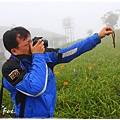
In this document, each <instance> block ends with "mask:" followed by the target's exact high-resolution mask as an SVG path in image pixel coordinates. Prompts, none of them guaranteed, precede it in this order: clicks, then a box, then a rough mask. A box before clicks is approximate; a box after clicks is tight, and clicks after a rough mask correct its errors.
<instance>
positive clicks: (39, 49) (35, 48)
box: [30, 39, 45, 54]
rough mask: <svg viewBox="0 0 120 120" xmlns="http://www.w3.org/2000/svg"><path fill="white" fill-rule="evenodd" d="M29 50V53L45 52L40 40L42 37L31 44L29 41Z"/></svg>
mask: <svg viewBox="0 0 120 120" xmlns="http://www.w3.org/2000/svg"><path fill="white" fill-rule="evenodd" d="M30 50H31V53H32V54H34V53H44V52H45V48H44V42H43V41H42V39H39V40H38V42H37V43H36V44H35V45H34V46H33V45H32V43H30Z"/></svg>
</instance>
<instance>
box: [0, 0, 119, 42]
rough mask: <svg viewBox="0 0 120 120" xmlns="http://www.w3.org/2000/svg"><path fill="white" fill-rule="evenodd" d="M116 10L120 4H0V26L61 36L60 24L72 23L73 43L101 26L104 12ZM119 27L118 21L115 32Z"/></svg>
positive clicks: (61, 27)
mask: <svg viewBox="0 0 120 120" xmlns="http://www.w3.org/2000/svg"><path fill="white" fill-rule="evenodd" d="M117 9H120V1H114V0H113V1H105V0H104V1H97V0H96V1H78V2H38V1H36V2H33V1H31V2H0V26H12V25H14V26H23V27H26V28H28V27H33V28H43V29H45V30H49V31H52V32H56V33H59V34H62V35H65V29H64V28H63V26H62V20H63V19H64V18H66V17H70V18H71V19H73V20H74V39H75V40H77V39H79V38H83V37H86V36H87V30H88V29H93V32H99V30H100V29H101V28H102V27H104V26H105V25H104V24H103V23H102V21H101V17H103V15H104V14H106V13H107V12H108V11H115V10H117ZM119 27H120V20H119V22H118V28H119Z"/></svg>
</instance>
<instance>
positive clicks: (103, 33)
mask: <svg viewBox="0 0 120 120" xmlns="http://www.w3.org/2000/svg"><path fill="white" fill-rule="evenodd" d="M112 33H113V29H112V28H111V27H104V28H103V29H102V30H101V31H100V32H99V33H98V37H99V38H100V39H102V38H104V37H105V36H106V35H110V34H112Z"/></svg>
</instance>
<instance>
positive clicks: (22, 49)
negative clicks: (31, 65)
mask: <svg viewBox="0 0 120 120" xmlns="http://www.w3.org/2000/svg"><path fill="white" fill-rule="evenodd" d="M17 41H18V47H17V48H14V50H15V52H12V53H13V54H14V55H22V54H26V55H31V50H30V43H31V36H30V35H28V36H27V38H26V39H24V38H21V37H20V34H18V35H17Z"/></svg>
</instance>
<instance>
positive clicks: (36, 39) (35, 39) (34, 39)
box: [32, 37, 48, 48]
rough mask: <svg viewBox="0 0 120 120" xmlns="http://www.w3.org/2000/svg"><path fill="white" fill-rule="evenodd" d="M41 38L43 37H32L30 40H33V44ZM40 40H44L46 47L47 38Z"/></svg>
mask: <svg viewBox="0 0 120 120" xmlns="http://www.w3.org/2000/svg"><path fill="white" fill-rule="evenodd" d="M42 38H43V37H34V38H33V39H32V41H33V46H34V45H35V44H36V43H37V42H38V40H39V39H42ZM42 41H43V42H44V46H45V48H46V47H48V40H46V39H42Z"/></svg>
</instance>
